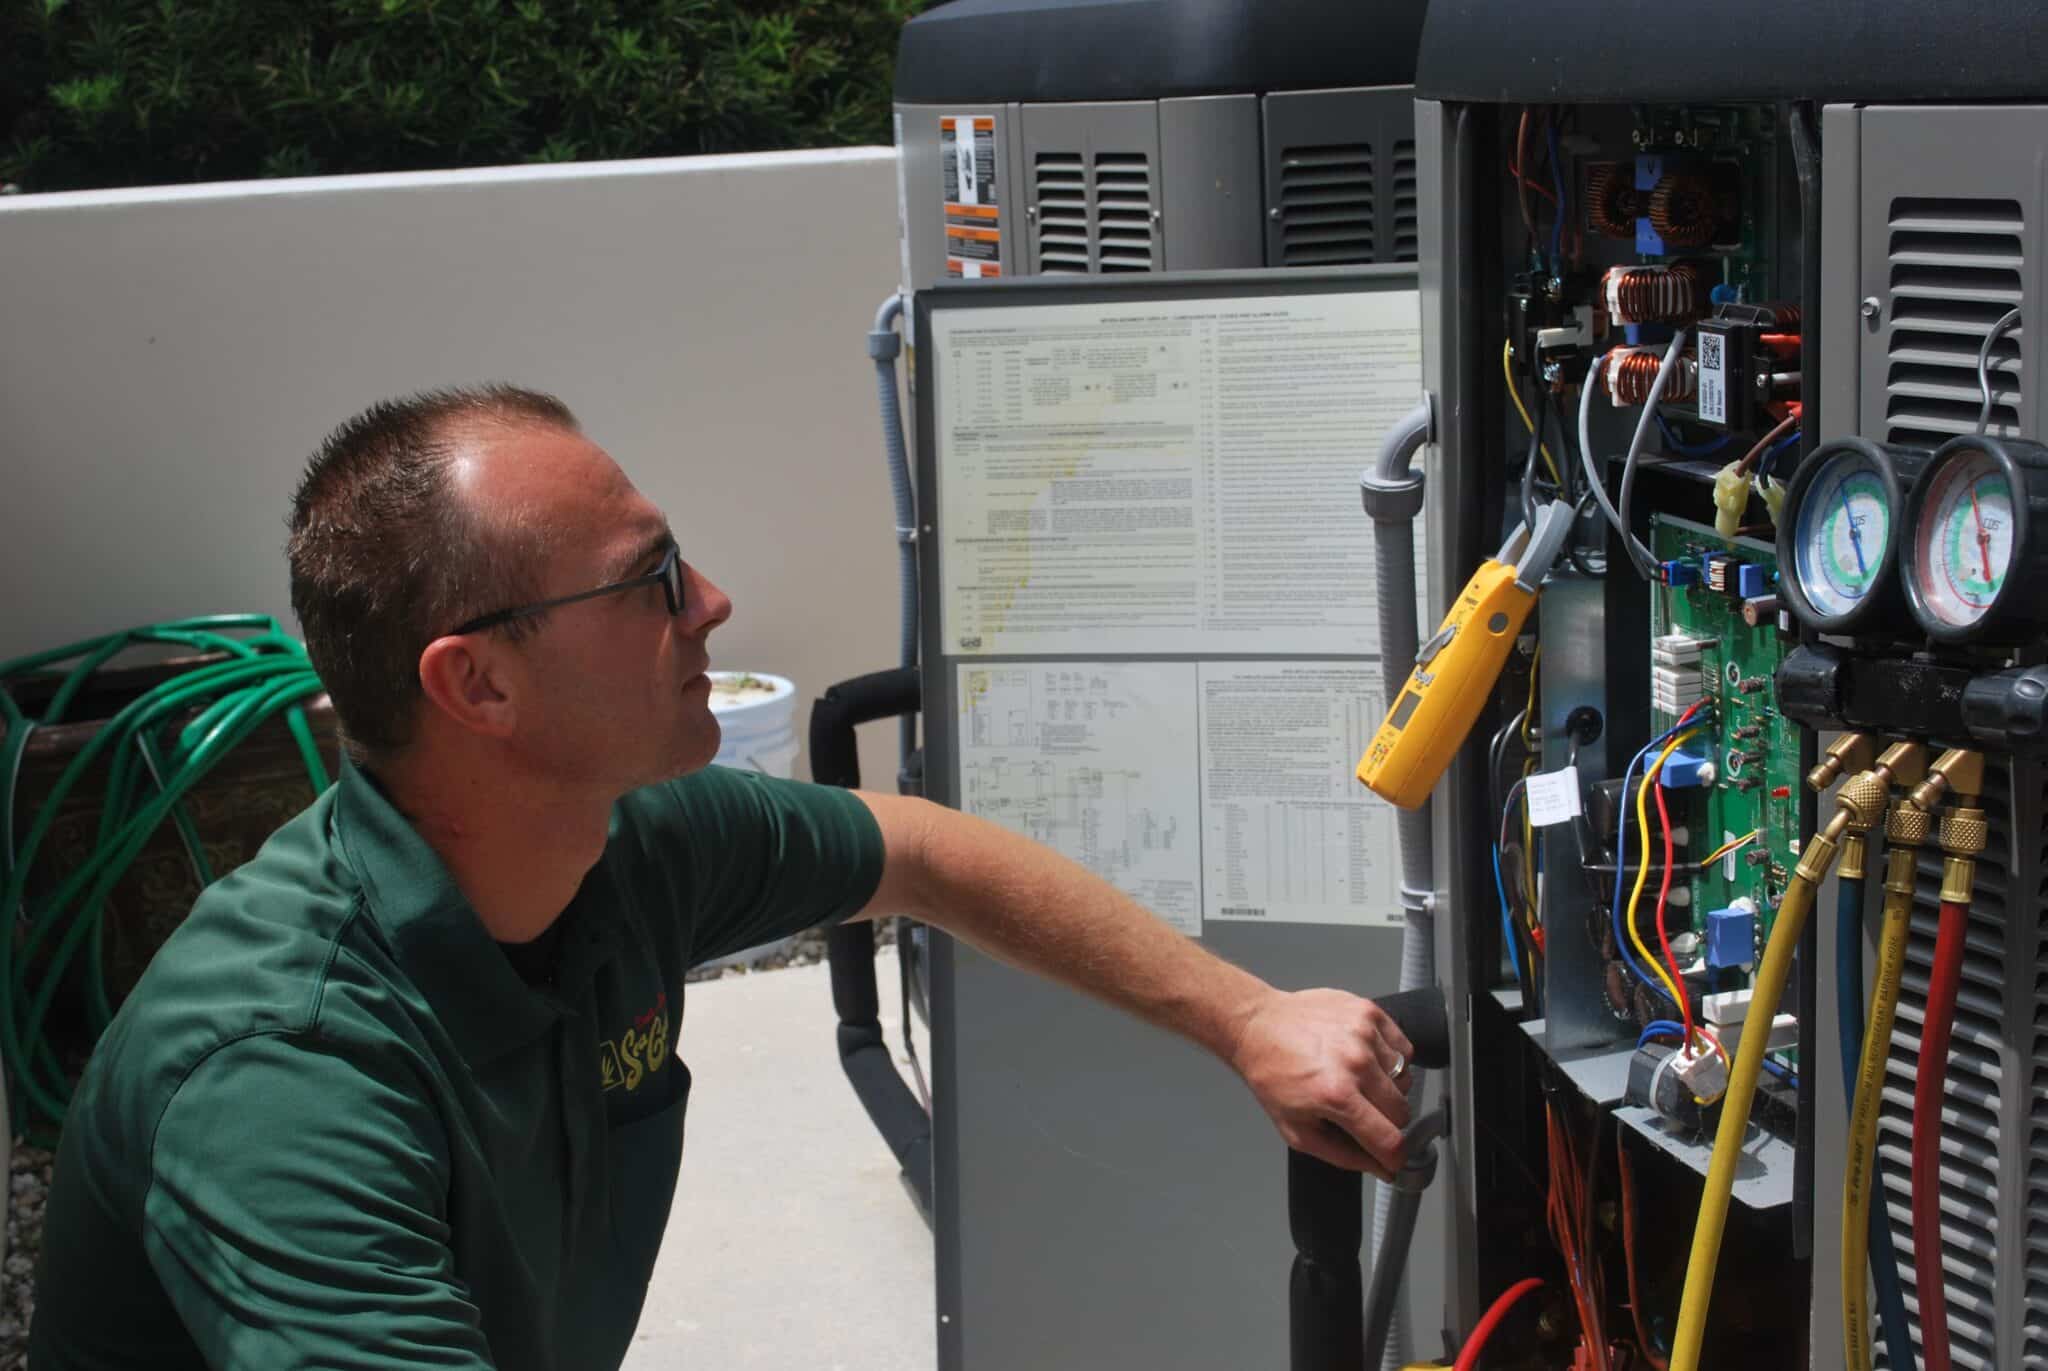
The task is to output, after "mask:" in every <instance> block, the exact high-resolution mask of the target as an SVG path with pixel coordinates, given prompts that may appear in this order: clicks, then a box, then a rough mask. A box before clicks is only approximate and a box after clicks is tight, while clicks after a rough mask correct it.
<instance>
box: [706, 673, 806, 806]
mask: <svg viewBox="0 0 2048 1371" xmlns="http://www.w3.org/2000/svg"><path fill="white" fill-rule="evenodd" d="M710 675H711V712H712V713H713V714H715V715H717V716H718V726H719V728H720V730H721V731H722V732H723V734H724V736H723V737H722V738H721V739H720V741H719V744H718V756H717V757H716V758H715V759H714V760H715V761H716V762H717V764H718V765H720V766H730V767H736V768H738V769H739V770H742V771H763V772H766V773H767V774H768V775H770V776H780V777H782V778H784V779H785V780H786V779H788V778H789V777H791V776H793V775H794V774H795V773H796V754H797V741H796V687H795V686H794V685H792V684H791V683H790V682H789V681H788V680H786V679H784V678H783V677H781V676H770V675H767V674H765V673H763V672H759V671H714V672H711V673H710Z"/></svg>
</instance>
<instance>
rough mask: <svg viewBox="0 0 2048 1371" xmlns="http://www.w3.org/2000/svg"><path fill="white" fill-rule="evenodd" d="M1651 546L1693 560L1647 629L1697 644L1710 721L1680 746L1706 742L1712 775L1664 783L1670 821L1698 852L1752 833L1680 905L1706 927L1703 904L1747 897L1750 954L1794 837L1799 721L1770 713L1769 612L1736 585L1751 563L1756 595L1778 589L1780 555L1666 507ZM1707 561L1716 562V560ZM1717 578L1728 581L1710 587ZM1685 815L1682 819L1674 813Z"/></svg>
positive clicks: (1773, 904) (1775, 652)
mask: <svg viewBox="0 0 2048 1371" xmlns="http://www.w3.org/2000/svg"><path fill="white" fill-rule="evenodd" d="M1650 547H1651V550H1652V552H1653V553H1654V554H1655V556H1656V558H1657V560H1658V561H1659V562H1660V563H1666V564H1674V563H1675V564H1679V565H1680V566H1681V567H1689V568H1691V570H1689V571H1685V572H1684V573H1683V575H1685V576H1696V578H1695V579H1692V580H1691V581H1690V583H1688V584H1676V585H1665V586H1660V587H1658V589H1657V594H1656V597H1655V598H1654V600H1653V601H1652V609H1651V626H1652V633H1653V635H1655V636H1656V637H1658V638H1664V637H1665V636H1666V635H1670V634H1682V635H1684V636H1685V637H1687V638H1690V639H1692V640H1694V641H1696V642H1697V643H1698V645H1699V646H1698V658H1699V660H1698V671H1699V687H1698V689H1699V698H1700V699H1701V700H1702V701H1703V702H1704V704H1703V708H1702V710H1701V713H1702V714H1708V713H1711V716H1712V718H1713V723H1712V724H1711V725H1710V726H1709V728H1708V730H1707V731H1706V732H1704V733H1701V734H1698V735H1696V736H1695V737H1694V738H1693V740H1692V741H1691V742H1690V743H1689V744H1688V750H1690V751H1694V752H1699V753H1704V754H1705V755H1706V756H1707V758H1708V760H1709V761H1710V762H1711V764H1712V767H1713V772H1712V777H1713V779H1712V780H1711V781H1710V782H1709V783H1707V784H1705V785H1702V786H1699V787H1697V788H1693V789H1686V790H1678V789H1671V790H1667V791H1666V792H1665V794H1666V798H1667V800H1670V801H1676V802H1677V803H1676V804H1675V805H1674V806H1673V809H1672V815H1671V818H1672V822H1673V823H1674V824H1677V823H1681V822H1683V823H1684V824H1685V825H1686V827H1687V829H1688V830H1689V835H1690V842H1689V843H1688V844H1687V848H1688V852H1689V855H1690V857H1691V858H1692V859H1693V860H1695V861H1697V860H1698V859H1699V858H1700V857H1703V856H1706V855H1708V854H1709V853H1711V852H1712V851H1713V850H1714V849H1715V848H1718V847H1720V846H1721V845H1722V844H1724V843H1728V842H1732V841H1734V840H1735V839H1738V838H1740V837H1742V836H1743V835H1744V834H1747V833H1749V832H1751V831H1752V830H1755V831H1756V833H1757V837H1756V839H1755V840H1754V841H1752V842H1751V843H1749V844H1748V845H1747V846H1746V847H1743V848H1741V849H1739V850H1737V851H1734V852H1731V853H1729V854H1728V855H1727V856H1725V857H1723V858H1722V859H1721V860H1719V861H1717V862H1715V863H1713V864H1712V865H1711V866H1710V867H1707V868H1705V869H1702V870H1700V871H1698V872H1697V873H1695V874H1693V875H1691V876H1690V878H1689V887H1690V892H1691V901H1690V903H1689V905H1688V906H1687V908H1686V911H1685V912H1686V914H1687V915H1688V916H1689V918H1690V920H1691V923H1692V928H1693V931H1694V932H1695V933H1696V934H1700V935H1703V936H1704V935H1705V934H1706V932H1707V929H1706V919H1707V915H1708V912H1709V911H1712V910H1719V909H1727V908H1730V907H1733V906H1734V905H1735V902H1736V901H1737V900H1738V899H1744V898H1746V899H1748V900H1750V901H1751V902H1753V903H1754V905H1755V907H1756V910H1757V916H1758V917H1757V919H1756V920H1755V930H1756V931H1755V947H1754V953H1755V957H1756V959H1757V960H1761V958H1762V955H1763V942H1764V940H1765V939H1766V938H1768V937H1769V935H1770V930H1771V925H1772V924H1773V923H1774V922H1775V921H1776V917H1777V909H1778V902H1779V900H1780V899H1781V898H1782V896H1783V894H1784V891H1785V887H1786V884H1787V883H1788V881H1789V879H1790V875H1791V871H1792V868H1793V867H1794V865H1795V864H1796V863H1797V861H1798V842H1799V786H1800V784H1801V774H1800V768H1799V757H1800V738H1799V729H1798V726H1797V725H1796V724H1794V723H1793V722H1792V721H1791V720H1789V719H1787V718H1785V717H1784V715H1782V714H1780V713H1779V712H1778V701H1777V670H1778V663H1779V660H1780V659H1781V658H1782V657H1783V655H1784V652H1785V646H1784V640H1783V639H1781V638H1780V636H1779V634H1778V628H1777V616H1776V614H1775V613H1770V614H1764V615H1762V616H1760V617H1759V620H1758V622H1757V623H1756V624H1755V625H1751V624H1750V623H1748V622H1747V621H1746V620H1745V619H1744V617H1743V612H1742V611H1743V602H1744V599H1745V597H1744V596H1743V595H1742V594H1740V593H1738V591H1739V586H1740V582H1741V581H1742V580H1743V579H1744V577H1743V574H1742V572H1741V568H1742V567H1744V566H1751V567H1755V568H1758V571H1757V572H1753V573H1751V574H1750V576H1749V578H1748V579H1749V580H1750V581H1751V583H1752V588H1753V589H1754V588H1757V586H1759V585H1760V586H1761V589H1762V591H1763V594H1762V595H1757V596H1751V597H1748V598H1751V599H1754V600H1758V601H1762V600H1764V599H1766V598H1767V597H1769V596H1772V595H1775V592H1776V588H1777V579H1778V560H1777V555H1776V553H1775V550H1774V549H1773V548H1771V547H1770V546H1769V545H1768V544H1765V543H1760V542H1757V541H1755V540H1753V539H1747V538H1744V539H1736V540H1729V539H1724V538H1722V537H1720V536H1719V535H1717V534H1716V533H1715V532H1714V531H1713V530H1712V529H1711V528H1707V527H1704V526H1702V525H1699V524H1693V523H1688V522H1686V521H1684V520H1679V519H1673V518H1670V517H1669V516H1666V515H1656V516H1653V517H1652V519H1651V521H1650ZM1710 561H1718V563H1719V566H1718V568H1715V567H1713V566H1711V565H1710ZM1717 579H1718V580H1720V581H1721V582H1723V583H1724V584H1725V586H1726V588H1725V589H1723V588H1719V587H1717V586H1716V584H1715V581H1716V580H1717ZM1654 715H1655V719H1656V724H1655V728H1656V731H1657V732H1659V733H1661V732H1663V731H1664V730H1665V729H1667V728H1669V727H1670V726H1671V725H1672V724H1673V723H1675V722H1677V717H1678V715H1677V712H1676V711H1672V710H1667V709H1665V708H1664V707H1663V705H1662V703H1661V702H1660V704H1659V705H1658V706H1657V707H1656V708H1655V709H1654ZM1681 814H1683V815H1684V818H1683V819H1681V818H1680V815H1681Z"/></svg>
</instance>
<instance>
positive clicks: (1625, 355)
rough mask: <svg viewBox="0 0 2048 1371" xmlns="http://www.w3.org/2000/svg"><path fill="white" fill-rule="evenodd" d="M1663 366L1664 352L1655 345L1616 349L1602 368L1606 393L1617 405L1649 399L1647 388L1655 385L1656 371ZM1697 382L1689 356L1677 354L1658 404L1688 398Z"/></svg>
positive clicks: (1697, 378)
mask: <svg viewBox="0 0 2048 1371" xmlns="http://www.w3.org/2000/svg"><path fill="white" fill-rule="evenodd" d="M1663 366H1664V354H1663V352H1662V351H1660V350H1659V349H1656V348H1634V349H1630V350H1627V351H1621V352H1616V353H1615V354H1614V355H1612V356H1611V357H1609V358H1608V359H1607V365H1606V367H1605V368H1603V369H1602V375H1603V376H1604V378H1605V380H1606V382H1607V393H1608V394H1609V395H1611V396H1613V397H1614V403H1615V404H1617V405H1640V404H1642V403H1644V402H1645V401H1647V400H1648V399H1649V398H1650V387H1651V386H1653V385H1655V384H1656V382H1657V373H1658V372H1659V371H1660V370H1662V369H1663ZM1698 385H1699V377H1698V374H1697V372H1696V371H1695V369H1694V366H1693V361H1692V358H1691V357H1690V356H1684V357H1680V358H1679V359H1678V365H1676V366H1674V367H1673V368H1672V369H1671V379H1670V380H1668V381H1666V382H1665V383H1664V393H1663V395H1661V396H1659V397H1658V400H1659V402H1660V403H1669V402H1672V401H1677V400H1690V399H1691V398H1692V397H1693V392H1694V390H1695V389H1697V388H1698Z"/></svg>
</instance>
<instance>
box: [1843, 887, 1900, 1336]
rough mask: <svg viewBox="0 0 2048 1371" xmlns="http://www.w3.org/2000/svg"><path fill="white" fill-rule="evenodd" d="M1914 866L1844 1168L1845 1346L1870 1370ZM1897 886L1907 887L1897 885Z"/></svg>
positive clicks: (1885, 936) (1874, 1004)
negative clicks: (1880, 1136) (1881, 1160)
mask: <svg viewBox="0 0 2048 1371" xmlns="http://www.w3.org/2000/svg"><path fill="white" fill-rule="evenodd" d="M1911 871H1912V867H1911V865H1910V863H1909V864H1906V866H1905V874H1904V879H1903V880H1899V881H1892V880H1887V881H1886V882H1885V896H1884V928H1883V932H1882V933H1881V934H1880V935H1879V937H1878V944H1877V986H1876V988H1875V989H1874V990H1873V992H1872V994H1871V998H1870V1026H1869V1028H1867V1029H1865V1030H1864V1033H1863V1056H1862V1059H1861V1060H1860V1062H1859V1063H1858V1065H1857V1069H1856V1098H1855V1100H1854V1101H1852V1102H1851V1105H1850V1111H1849V1155H1848V1157H1847V1158H1846V1159H1845V1160H1846V1165H1844V1166H1843V1168H1842V1348H1843V1356H1844V1360H1845V1361H1846V1362H1847V1364H1848V1367H1849V1371H1870V1310H1869V1306H1868V1305H1867V1304H1866V1303H1865V1300H1864V1289H1863V1282H1864V1276H1865V1270H1864V1268H1865V1266H1866V1265H1867V1264H1868V1262H1869V1260H1870V1201H1871V1190H1872V1181H1871V1174H1870V1172H1871V1165H1872V1163H1873V1161H1874V1160H1875V1158H1876V1156H1877V1116H1878V1106H1879V1104H1880V1103H1881V1102H1882V1100H1883V1097H1884V1064H1885V1058H1886V1057H1887V1056H1888V1055H1889V1054H1890V1052H1891V1045H1892V1021H1893V1019H1894V1018H1895V1017H1896V1016H1897V1011H1898V1007H1899V981H1900V979H1901V977H1902V975H1903V973H1904V971H1905V968H1906V939H1907V935H1908V934H1909V933H1910V932H1911V931H1912V926H1913V896H1912V894H1911V891H1912V884H1911V882H1912V875H1911ZM1893 885H1899V886H1901V887H1902V888H1901V889H1899V890H1893V889H1892V886H1893Z"/></svg>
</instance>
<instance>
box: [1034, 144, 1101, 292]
mask: <svg viewBox="0 0 2048 1371" xmlns="http://www.w3.org/2000/svg"><path fill="white" fill-rule="evenodd" d="M1032 174H1033V177H1034V182H1033V191H1034V194H1033V199H1034V202H1035V203H1036V205H1037V208H1038V270H1039V271H1041V272H1047V273H1057V272H1083V273H1085V272H1087V271H1088V269H1089V266H1090V263H1089V259H1088V244H1089V239H1090V237H1091V235H1090V233H1089V216H1088V168H1087V163H1086V162H1085V161H1084V160H1083V159H1082V157H1081V154H1080V153H1078V152H1041V153H1039V154H1038V160H1037V162H1036V163H1035V164H1034V165H1033V167H1032Z"/></svg>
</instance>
